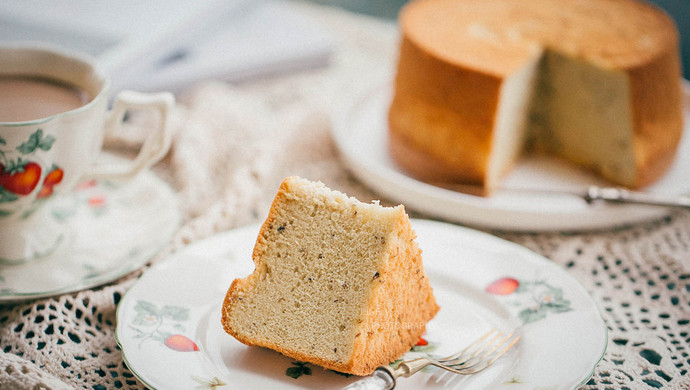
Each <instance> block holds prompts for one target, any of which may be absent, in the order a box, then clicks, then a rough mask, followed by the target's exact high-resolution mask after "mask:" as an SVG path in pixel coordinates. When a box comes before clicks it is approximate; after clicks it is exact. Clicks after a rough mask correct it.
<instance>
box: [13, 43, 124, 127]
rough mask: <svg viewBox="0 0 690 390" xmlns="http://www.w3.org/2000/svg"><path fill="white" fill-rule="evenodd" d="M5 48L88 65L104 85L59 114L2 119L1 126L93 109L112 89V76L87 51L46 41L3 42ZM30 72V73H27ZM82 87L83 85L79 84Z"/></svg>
mask: <svg viewBox="0 0 690 390" xmlns="http://www.w3.org/2000/svg"><path fill="white" fill-rule="evenodd" d="M5 50H15V51H32V52H36V53H47V54H51V55H54V56H57V57H61V58H62V59H64V60H65V61H75V62H80V63H82V64H83V65H86V66H87V67H89V68H90V69H91V72H92V73H93V74H94V75H95V76H96V77H97V78H98V79H99V80H102V86H101V87H100V89H99V90H98V93H97V94H95V95H94V96H93V98H91V100H89V101H88V102H87V103H85V104H83V105H81V106H79V107H77V108H73V109H71V110H68V111H63V112H59V113H57V114H53V115H49V116H46V117H42V118H37V119H29V120H25V121H0V126H3V127H21V126H29V125H37V124H42V123H46V122H48V121H51V120H53V119H55V118H58V117H64V116H69V115H75V114H77V113H81V112H83V111H87V110H89V109H91V107H93V106H94V105H96V104H98V102H99V101H100V100H101V99H104V98H105V96H107V94H108V92H109V91H110V85H111V80H110V77H108V76H107V75H106V73H105V72H104V70H103V67H102V66H101V65H100V64H99V63H98V61H96V59H95V58H94V57H92V56H90V55H88V54H86V53H83V52H79V51H76V50H71V49H66V48H63V47H59V46H56V45H53V44H49V43H44V42H14V43H2V44H0V52H2V51H5ZM27 74H28V73H27ZM79 87H82V86H79Z"/></svg>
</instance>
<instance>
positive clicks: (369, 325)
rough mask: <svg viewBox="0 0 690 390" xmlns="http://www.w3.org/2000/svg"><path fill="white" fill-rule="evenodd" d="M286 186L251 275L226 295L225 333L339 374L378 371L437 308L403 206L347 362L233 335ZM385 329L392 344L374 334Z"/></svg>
mask: <svg viewBox="0 0 690 390" xmlns="http://www.w3.org/2000/svg"><path fill="white" fill-rule="evenodd" d="M290 185H291V180H290V178H287V179H286V180H285V181H283V183H282V184H281V186H280V188H279V190H278V193H277V194H276V196H275V198H274V200H273V203H272V205H271V209H270V210H269V213H268V217H267V219H266V221H265V222H264V223H263V225H262V226H261V229H260V232H259V234H258V238H257V241H256V244H255V246H254V249H253V252H252V258H253V261H254V264H255V270H254V272H252V273H251V274H250V275H249V276H248V277H246V278H244V279H235V280H234V281H233V282H232V284H231V285H230V287H229V289H228V291H227V293H226V295H225V298H224V301H223V306H222V314H221V323H222V326H223V329H224V330H225V332H226V333H228V334H230V335H232V336H233V337H235V338H236V339H237V340H238V341H240V342H242V343H244V344H246V345H250V346H260V347H266V348H270V349H273V350H275V351H278V352H280V353H282V354H283V355H286V356H289V357H292V358H294V359H297V360H299V361H302V362H309V363H313V364H316V365H319V366H321V367H324V368H327V369H331V370H335V371H339V372H344V373H351V374H355V375H368V374H371V373H372V372H373V371H374V370H375V369H376V367H378V366H380V365H385V364H388V363H390V362H391V361H393V360H394V359H396V358H398V357H400V356H401V355H402V354H403V353H405V352H407V351H408V350H409V349H410V348H411V347H412V346H414V345H415V344H416V343H417V342H418V341H419V338H420V337H421V336H422V334H423V333H424V331H425V329H426V323H427V322H428V321H429V320H431V319H432V318H433V317H434V315H435V314H436V313H437V312H438V310H439V306H438V305H437V304H436V301H435V298H434V296H433V292H432V289H431V286H430V284H429V280H428V278H427V276H426V274H425V272H424V268H423V265H422V257H421V250H420V249H419V248H418V246H417V244H416V242H415V238H416V236H415V234H414V232H413V230H412V228H411V227H410V221H409V218H408V216H407V214H406V213H405V211H404V208H403V207H398V208H396V215H397V217H396V222H395V226H394V228H393V231H398V232H399V233H398V236H397V237H389V238H390V239H395V240H399V241H397V242H399V243H401V244H403V243H404V245H400V246H397V245H393V246H391V247H390V248H392V249H391V251H389V252H388V253H387V255H386V256H387V258H386V260H384V261H383V262H382V264H383V265H382V267H381V268H380V269H379V270H378V271H377V274H376V278H375V281H374V282H375V283H374V287H373V289H372V290H373V291H372V292H371V293H370V297H371V299H370V302H369V305H368V308H369V310H368V313H369V315H368V316H365V318H364V319H363V324H362V329H364V331H362V332H360V334H358V335H357V336H356V337H355V341H354V347H353V353H352V357H351V359H350V360H349V361H348V362H346V363H338V362H335V361H331V360H327V359H323V358H320V357H318V356H314V355H310V354H305V353H303V352H300V351H296V350H291V349H287V348H284V347H283V346H281V345H278V344H276V343H274V342H272V341H270V340H266V339H262V338H259V337H248V336H246V335H244V334H242V333H241V332H237V331H236V330H235V329H234V328H233V326H232V321H231V318H232V316H233V311H234V310H235V309H236V307H237V305H236V304H237V303H238V302H239V301H240V300H241V299H242V296H243V295H244V294H246V293H247V292H248V291H250V290H251V289H252V288H253V287H254V286H255V285H256V284H257V282H258V281H259V279H260V278H261V276H262V274H263V273H264V270H263V263H262V260H261V259H262V256H263V251H264V248H265V247H266V245H267V243H266V238H265V237H266V236H267V235H266V234H265V233H268V231H269V230H270V229H271V226H272V225H274V224H275V223H276V220H275V215H276V211H277V209H278V208H279V207H281V204H282V203H283V202H284V200H285V199H286V197H288V196H289V195H288V194H290V193H291V192H292V190H291V188H290ZM399 248H404V251H403V252H399ZM408 262H409V263H408ZM401 270H402V272H401ZM410 281H414V282H415V285H414V286H413V287H414V288H410V286H409V284H410ZM372 313H373V314H372ZM382 313H385V316H384V319H383V321H386V322H385V323H382V317H381V314H382ZM388 321H389V322H388ZM385 326H395V327H396V328H395V330H396V331H397V332H396V336H397V337H395V339H394V340H392V339H390V338H385V337H384V336H388V337H390V333H386V332H380V331H378V330H379V329H381V327H385Z"/></svg>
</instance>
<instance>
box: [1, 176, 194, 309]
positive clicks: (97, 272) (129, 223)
mask: <svg viewBox="0 0 690 390" xmlns="http://www.w3.org/2000/svg"><path fill="white" fill-rule="evenodd" d="M46 207H48V208H49V210H48V211H49V215H50V218H51V219H52V220H53V221H54V222H56V223H58V224H60V225H63V226H64V228H65V229H67V230H68V231H69V234H67V235H66V237H67V238H66V239H65V242H63V243H61V244H60V245H59V247H58V248H57V249H56V250H55V252H54V253H53V254H51V255H50V256H48V257H46V258H43V259H39V260H34V261H30V262H28V263H23V264H19V265H0V302H7V301H16V300H22V299H33V298H40V297H47V296H52V295H57V294H64V293H68V292H73V291H78V290H82V289H86V288H90V287H94V286H97V285H100V284H104V283H107V282H110V281H112V280H115V279H117V278H119V277H121V276H123V275H125V274H127V273H129V272H131V271H133V270H135V269H137V268H139V267H141V266H143V265H144V264H146V263H147V262H148V261H149V260H150V259H151V258H152V257H153V256H154V255H155V254H156V253H158V252H159V251H160V250H161V249H162V248H163V247H164V246H165V245H167V244H168V243H169V241H170V239H171V238H172V236H173V234H174V233H175V231H176V230H177V228H178V227H179V225H180V220H181V215H180V211H179V208H178V204H177V199H176V197H175V194H174V193H173V191H172V189H171V188H170V187H169V186H168V185H167V184H166V183H165V182H163V181H162V180H161V179H159V178H158V177H156V176H155V175H154V174H153V173H152V172H149V171H144V172H141V173H140V174H139V175H138V176H137V177H136V178H134V179H132V180H130V181H128V182H126V183H119V182H111V181H103V182H97V181H87V182H83V183H80V184H79V185H77V187H76V188H75V189H74V190H73V191H72V192H71V193H69V194H65V195H64V196H61V197H60V198H56V199H55V200H53V201H52V202H51V203H50V204H48V205H46Z"/></svg>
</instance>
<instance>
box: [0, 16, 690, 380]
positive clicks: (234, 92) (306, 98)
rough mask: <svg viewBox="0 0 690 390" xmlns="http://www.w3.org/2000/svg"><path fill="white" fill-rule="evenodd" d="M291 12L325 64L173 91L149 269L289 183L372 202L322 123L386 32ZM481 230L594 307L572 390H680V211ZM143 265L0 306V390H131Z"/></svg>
mask: <svg viewBox="0 0 690 390" xmlns="http://www.w3.org/2000/svg"><path fill="white" fill-rule="evenodd" d="M295 7H298V8H299V9H300V10H301V11H303V12H305V13H307V14H309V15H312V16H313V17H314V18H316V19H318V20H320V21H322V22H323V25H324V26H325V27H326V28H328V29H329V31H330V33H331V34H332V35H333V40H334V53H333V56H332V58H331V62H330V64H329V66H327V67H323V68H318V69H311V70H308V71H300V72H294V73H291V74H288V75H282V76H279V77H278V76H276V77H270V78H265V79H260V80H252V81H247V82H244V83H240V84H235V85H230V84H227V83H222V82H219V81H209V82H205V83H200V84H198V85H194V86H191V87H190V88H189V89H188V90H186V91H185V92H183V93H181V94H179V95H178V104H177V106H176V108H175V110H174V112H173V118H172V125H173V127H174V130H175V134H174V137H173V144H172V150H171V152H170V154H169V155H168V156H167V157H166V159H165V160H164V161H162V162H161V163H159V164H158V165H157V166H156V167H155V168H154V172H155V173H156V174H157V175H158V176H159V177H161V178H162V179H164V180H165V181H167V182H168V183H169V184H170V186H171V187H172V188H173V189H174V190H175V193H176V194H177V196H178V198H179V203H180V208H181V211H182V216H183V224H182V226H181V228H180V229H179V231H178V232H177V233H176V235H175V237H174V238H173V240H172V242H171V243H170V244H169V246H168V247H167V248H165V249H164V250H163V251H162V252H161V253H160V254H159V255H158V256H156V257H155V258H154V259H152V263H158V262H160V261H164V259H165V257H166V255H168V254H170V253H172V252H173V251H175V250H178V249H180V248H182V247H184V246H185V245H188V244H189V243H192V242H195V241H198V240H201V239H203V238H206V237H209V236H212V235H214V234H216V233H218V232H222V231H226V230H228V229H232V228H236V227H240V226H244V225H246V224H249V223H256V222H259V221H261V220H262V217H263V216H265V215H266V212H267V210H268V207H269V206H270V202H271V200H272V199H273V196H274V194H275V191H276V189H277V186H278V184H279V183H280V181H281V180H282V179H283V178H284V177H285V176H288V175H299V176H303V177H306V178H310V179H312V180H321V181H323V182H324V183H326V184H327V185H328V186H329V187H331V188H334V189H338V190H341V191H343V192H346V193H348V194H349V195H351V196H355V197H357V198H359V199H360V200H362V201H365V202H366V201H370V200H373V199H379V198H380V196H378V195H377V194H376V193H373V192H372V191H371V190H369V189H368V188H366V187H365V186H364V185H362V184H361V183H359V182H358V181H357V180H356V179H354V178H353V176H351V175H350V174H349V173H348V172H347V170H346V169H345V167H344V164H343V163H342V161H340V159H339V156H338V153H337V150H336V148H335V145H334V143H333V140H332V138H331V135H330V123H329V118H330V115H331V113H332V112H333V110H336V109H337V108H338V106H339V105H340V104H342V103H341V102H344V101H346V100H347V99H350V98H352V96H355V94H359V93H360V92H361V91H363V90H365V89H366V88H368V87H369V86H371V85H372V83H375V82H377V81H379V82H380V81H381V80H387V79H390V77H392V72H393V69H394V62H395V58H396V53H397V42H398V40H397V39H398V35H397V30H396V28H395V25H394V24H393V23H390V22H386V21H381V20H378V19H374V18H370V17H367V16H363V15H360V14H353V13H350V12H347V11H344V10H341V9H335V8H330V7H325V6H321V5H314V4H305V3H295ZM149 120H150V118H146V117H142V118H138V117H136V116H135V117H134V118H132V120H131V128H129V131H124V132H123V133H122V134H118V135H117V136H113V137H110V138H108V140H107V145H108V147H109V148H111V150H115V151H118V152H122V153H124V154H128V153H131V151H132V148H135V147H136V146H137V145H138V144H139V143H140V141H141V135H140V130H141V129H142V128H145V127H146V126H147V123H149V122H148V121H149ZM305 151H308V152H305ZM381 201H382V203H383V204H389V203H391V202H390V201H388V200H386V199H381ZM410 213H411V215H412V216H413V217H424V215H419V214H418V213H415V212H414V210H410ZM489 233H492V234H495V235H497V236H499V237H502V238H505V239H508V240H510V241H513V242H516V243H518V244H521V245H523V246H525V247H527V248H528V249H530V250H532V251H534V252H536V253H538V254H541V255H543V256H545V257H547V258H548V259H550V260H551V261H553V262H554V263H556V264H559V265H561V266H562V267H564V268H565V269H566V270H567V272H568V273H570V274H571V275H572V276H573V277H575V278H576V279H577V280H578V281H579V282H580V283H581V284H582V285H583V286H584V287H585V288H586V290H587V291H588V292H589V293H590V295H591V296H592V297H593V299H594V300H595V302H596V303H597V305H598V306H599V308H600V310H601V314H602V317H603V318H604V320H605V322H606V324H607V327H608V331H609V341H608V349H607V352H606V355H605V356H604V358H603V360H602V361H601V362H600V363H599V364H598V365H597V367H596V368H595V370H594V373H593V376H592V378H591V379H590V380H589V381H588V382H587V383H586V384H584V385H583V388H588V389H626V388H628V389H643V388H658V387H668V388H685V389H688V388H690V380H688V379H687V377H688V370H689V369H690V357H689V355H688V354H689V353H690V335H689V333H690V332H689V331H690V213H688V212H686V211H681V210H673V211H669V214H668V216H666V217H663V218H661V219H658V220H653V221H649V222H646V223H642V224H639V225H635V226H629V227H625V228H618V229H615V230H605V231H586V232H570V233H561V232H546V233H515V232H505V231H503V232H502V231H491V232H489ZM146 268H147V267H144V268H142V269H140V270H137V271H135V272H133V273H131V274H129V275H127V276H125V277H123V278H121V279H119V280H116V281H113V282H111V283H108V284H106V285H104V286H99V287H96V288H93V289H90V290H86V291H80V292H77V293H72V294H65V295H61V296H56V297H51V298H45V299H38V300H32V301H25V302H16V303H10V304H3V305H0V367H2V368H3V369H1V370H0V388H12V389H15V388H17V389H23V388H26V389H29V388H37V387H38V388H53V389H71V388H85V389H141V388H144V386H143V385H142V384H141V383H140V382H139V381H138V380H137V379H136V378H135V377H134V375H133V374H132V373H131V371H129V369H128V368H127V366H126V364H125V363H124V361H123V358H122V354H121V352H120V350H119V349H118V346H117V343H116V341H115V328H116V308H117V304H118V302H119V301H120V299H121V298H122V296H123V295H124V294H125V293H126V292H127V290H128V289H129V288H130V287H131V286H132V285H133V284H134V283H136V281H137V278H138V277H139V276H140V275H141V274H142V273H143V272H145V270H146ZM5 386H6V387H5ZM228 387H231V384H230V386H228ZM219 388H222V387H219Z"/></svg>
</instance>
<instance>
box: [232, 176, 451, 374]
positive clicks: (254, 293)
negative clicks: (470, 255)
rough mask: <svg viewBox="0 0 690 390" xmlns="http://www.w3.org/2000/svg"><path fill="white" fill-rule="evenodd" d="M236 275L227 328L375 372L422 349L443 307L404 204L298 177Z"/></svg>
mask: <svg viewBox="0 0 690 390" xmlns="http://www.w3.org/2000/svg"><path fill="white" fill-rule="evenodd" d="M252 257H253V260H254V263H255V267H256V268H255V270H254V272H253V273H252V274H250V275H249V276H248V277H247V278H245V279H236V280H234V281H233V282H232V285H231V286H230V288H229V290H228V292H227V295H226V297H225V301H224V303H223V309H222V310H223V313H222V324H223V327H224V329H225V331H226V332H227V333H229V334H230V335H232V336H234V337H235V338H237V339H238V340H239V341H241V342H242V343H245V344H247V345H256V346H261V347H266V348H271V349H274V350H276V351H278V352H280V353H282V354H284V355H287V356H290V357H292V358H294V359H297V360H300V361H303V362H310V363H313V364H316V365H319V366H322V367H324V368H328V369H332V370H336V371H340V372H344V373H351V374H356V375H367V374H369V373H371V372H373V370H374V369H375V368H376V367H377V366H380V365H386V364H388V363H390V362H392V361H393V360H395V359H396V358H398V357H400V356H401V355H402V354H403V353H405V352H407V351H408V350H409V349H410V348H411V347H412V346H414V345H415V344H416V343H417V342H418V340H419V338H420V337H421V336H422V334H423V333H424V330H425V328H426V324H427V322H428V321H429V320H430V319H431V318H432V317H433V316H434V315H435V314H436V312H438V310H439V307H438V305H437V304H436V301H435V299H434V296H433V293H432V289H431V286H430V285H429V279H428V278H427V277H426V274H425V272H424V267H423V265H422V255H421V250H420V249H419V248H418V246H417V243H416V242H415V233H414V231H413V230H412V228H411V226H410V220H409V218H408V216H407V214H406V213H405V210H404V207H403V206H397V207H382V206H380V205H378V204H367V203H362V202H359V201H358V200H356V199H355V198H351V197H347V196H346V195H345V194H343V193H340V192H337V191H332V190H330V189H329V188H327V187H326V186H325V185H323V184H322V183H320V182H311V181H308V180H305V179H301V178H298V177H288V178H287V179H285V180H284V181H283V183H282V184H281V186H280V189H279V190H278V193H277V195H276V197H275V199H274V200H273V204H272V205H271V209H270V211H269V214H268V217H267V219H266V221H265V222H264V224H263V226H262V227H261V230H260V232H259V236H258V238H257V241H256V244H255V246H254V251H253V254H252Z"/></svg>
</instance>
